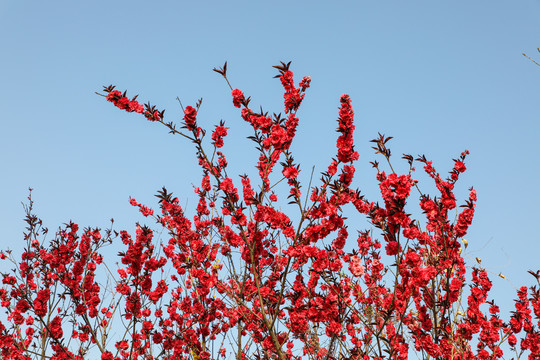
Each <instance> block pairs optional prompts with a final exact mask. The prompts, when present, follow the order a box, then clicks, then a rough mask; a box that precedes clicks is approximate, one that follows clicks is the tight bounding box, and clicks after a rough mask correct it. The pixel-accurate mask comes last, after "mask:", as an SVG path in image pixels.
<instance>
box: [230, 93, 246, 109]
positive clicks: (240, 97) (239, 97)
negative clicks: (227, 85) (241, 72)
mask: <svg viewBox="0 0 540 360" xmlns="http://www.w3.org/2000/svg"><path fill="white" fill-rule="evenodd" d="M232 96H233V105H234V106H236V107H237V108H239V107H240V106H241V105H242V102H243V101H244V93H243V92H242V91H241V90H240V89H234V90H233V91H232Z"/></svg>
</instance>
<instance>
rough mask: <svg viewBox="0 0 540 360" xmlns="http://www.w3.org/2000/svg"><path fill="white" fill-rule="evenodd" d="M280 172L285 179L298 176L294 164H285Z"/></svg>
mask: <svg viewBox="0 0 540 360" xmlns="http://www.w3.org/2000/svg"><path fill="white" fill-rule="evenodd" d="M282 173H283V176H285V177H286V178H287V179H296V177H297V176H298V169H297V168H296V167H294V166H286V167H285V168H284V169H283V172H282Z"/></svg>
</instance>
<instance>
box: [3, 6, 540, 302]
mask: <svg viewBox="0 0 540 360" xmlns="http://www.w3.org/2000/svg"><path fill="white" fill-rule="evenodd" d="M538 19H540V1H538V0H523V1H512V2H509V1H498V0H490V1H487V0H478V1H451V2H450V1H397V0H396V1H340V2H330V1H324V2H323V1H272V2H269V1H267V2H262V1H242V2H241V1H227V2H224V1H219V2H218V1H206V2H196V1H158V2H152V3H149V2H147V1H130V2H122V1H118V2H111V1H92V2H87V1H85V2H83V1H79V2H75V1H52V2H38V1H33V2H32V1H8V0H0V46H1V49H2V55H1V56H0V69H2V70H0V71H1V84H2V86H1V87H0V108H1V109H2V114H1V117H0V118H1V121H0V124H1V129H0V161H1V166H2V171H1V173H0V174H1V176H0V185H1V186H0V203H1V204H2V206H1V207H0V229H2V230H1V233H0V248H7V247H9V248H12V249H17V250H20V248H21V247H22V245H23V244H22V241H21V240H22V232H23V230H24V222H23V217H24V212H23V208H22V206H21V201H24V200H25V198H26V196H27V195H28V188H29V187H32V188H34V192H33V198H34V200H35V202H36V207H35V209H36V213H37V214H38V215H39V216H41V217H42V218H43V220H44V222H45V225H46V226H48V227H49V228H50V229H51V230H55V229H56V228H57V227H58V226H60V225H61V224H63V223H65V222H68V221H69V220H73V221H75V222H77V223H79V224H80V225H81V226H83V227H84V226H93V227H94V226H98V227H102V228H103V227H107V226H108V224H109V219H110V218H114V219H115V224H116V225H115V228H116V229H118V230H120V229H127V230H128V231H133V230H134V224H135V222H137V221H140V222H144V221H145V219H144V218H143V217H142V216H141V215H140V214H139V213H138V212H137V211H136V209H135V208H133V207H131V206H130V205H129V198H130V196H132V197H134V198H136V199H137V200H138V201H140V202H143V203H145V204H147V205H149V206H152V207H155V206H156V200H157V199H156V198H155V197H154V195H155V194H156V192H157V190H159V189H160V188H161V187H162V186H166V187H167V188H168V189H169V190H170V191H172V192H174V193H175V194H176V195H178V196H179V197H180V198H181V199H183V201H185V202H186V203H187V209H188V212H189V211H190V210H193V208H194V201H193V195H192V193H193V191H192V187H193V185H195V186H196V185H198V182H199V179H200V171H199V170H198V167H197V165H196V161H195V157H194V153H195V152H194V149H193V146H192V144H190V143H189V142H188V141H186V140H185V139H183V138H180V137H178V136H176V137H175V136H172V135H169V134H168V133H167V131H166V129H165V128H162V127H160V126H158V125H157V124H152V123H150V122H148V121H146V120H145V119H144V118H143V117H141V116H138V115H136V114H128V113H126V112H123V111H120V110H118V109H116V108H114V107H113V106H112V105H111V104H110V103H107V102H106V101H105V100H104V99H103V98H102V97H100V96H98V95H96V94H95V92H96V91H98V92H99V91H101V89H102V86H103V85H110V84H114V85H117V87H118V89H120V90H126V89H127V90H128V95H130V96H132V95H135V94H139V100H141V101H142V102H147V101H150V102H151V103H152V104H155V105H157V106H158V108H160V109H163V108H165V109H167V111H166V113H165V115H166V119H169V120H174V119H180V109H179V105H178V103H177V102H176V100H175V99H176V97H177V96H178V97H180V98H181V100H182V102H183V103H184V105H194V104H195V102H196V101H197V99H199V98H201V97H202V98H203V99H204V100H203V105H202V108H201V111H200V113H199V121H200V122H201V123H202V124H205V125H206V126H208V127H210V128H213V125H214V124H216V123H218V122H219V121H220V120H221V119H223V120H225V121H226V123H227V126H229V127H230V128H231V129H230V131H229V134H230V135H229V137H228V138H227V139H226V141H225V142H226V146H225V148H224V149H225V152H226V153H227V154H229V156H228V159H229V163H230V171H229V173H235V172H236V173H238V174H241V173H244V172H248V173H253V165H254V164H255V161H256V155H255V152H254V151H251V149H252V143H250V142H249V141H248V140H245V136H247V135H249V134H250V132H249V131H248V127H247V125H246V124H245V123H244V122H243V120H242V119H241V118H240V116H239V111H238V109H236V108H234V107H233V106H232V102H231V97H230V91H229V89H228V87H227V84H226V83H225V81H224V80H223V79H222V78H221V77H220V76H219V75H218V74H216V73H214V72H213V71H212V68H213V67H216V66H221V65H223V63H224V62H225V61H228V65H229V72H228V75H229V78H230V81H231V84H232V86H233V87H235V88H240V89H242V90H243V91H244V92H245V93H246V95H249V96H251V97H252V105H253V107H254V108H258V106H259V105H262V106H263V108H264V109H265V110H267V111H270V112H280V111H282V108H283V105H282V90H281V86H280V84H279V81H278V80H277V79H273V78H272V77H273V76H274V75H275V74H276V70H275V69H273V68H272V66H273V65H277V64H279V62H280V61H292V66H291V69H292V70H293V71H294V72H295V75H296V79H297V81H299V80H300V79H301V77H302V76H304V75H310V76H311V77H312V88H311V89H309V91H308V93H307V95H306V99H305V101H304V103H303V106H302V108H301V110H300V111H299V113H298V115H299V118H300V125H299V130H298V135H297V138H296V142H295V143H294V144H293V147H292V148H293V151H294V152H295V154H296V160H297V161H298V162H300V163H301V164H302V168H303V169H304V173H303V174H302V175H301V178H302V179H308V178H309V172H310V169H311V167H312V166H315V168H316V171H321V170H324V169H325V168H326V166H327V165H328V163H329V162H330V159H331V157H332V156H334V154H335V141H336V139H337V134H336V133H335V131H334V130H335V128H336V126H337V123H336V119H337V113H338V106H339V97H340V95H341V94H343V93H348V94H350V96H351V98H352V101H353V106H354V109H355V113H356V132H355V139H356V144H357V145H356V149H357V150H358V151H359V152H360V155H361V157H360V160H359V162H358V164H357V176H356V180H355V184H356V185H357V186H359V187H360V188H361V189H363V190H364V192H365V193H366V194H367V196H368V198H370V199H372V200H373V201H377V200H379V199H380V197H378V195H377V184H376V181H375V171H374V170H373V169H371V166H370V165H369V161H372V160H374V159H376V156H375V155H374V154H373V151H372V150H371V149H370V146H371V145H370V143H369V140H371V139H373V138H375V137H376V136H377V133H378V132H381V133H384V134H386V135H389V136H394V139H393V140H392V141H391V143H390V146H391V148H392V150H393V153H394V154H395V159H394V163H395V164H396V166H397V168H399V169H402V170H405V169H406V166H405V164H404V163H403V162H401V161H400V160H399V157H400V155H401V154H403V153H410V154H413V155H418V154H426V156H427V157H428V158H429V159H432V160H433V161H434V165H435V167H436V168H437V170H439V172H441V173H442V174H444V173H446V172H447V171H448V170H450V169H451V167H452V164H453V162H452V158H456V157H457V156H459V154H460V153H461V152H462V151H463V150H465V149H469V150H470V152H471V155H470V157H469V159H468V161H467V167H468V171H467V172H466V173H465V174H464V176H462V177H461V178H460V182H459V183H458V184H459V186H458V189H457V194H458V197H459V199H460V200H461V201H463V200H464V199H465V196H466V194H467V191H468V190H467V189H468V188H469V187H470V186H474V187H475V188H476V189H477V191H478V206H477V212H476V217H475V220H474V223H473V226H472V228H471V230H470V232H469V234H468V236H467V239H468V241H469V244H470V246H469V248H468V249H467V250H468V251H467V259H468V261H469V264H470V265H474V258H475V257H476V256H478V257H480V258H482V265H483V266H485V267H486V269H488V270H489V271H490V272H491V277H492V279H493V280H494V282H495V287H494V290H493V292H492V296H490V298H492V297H494V298H497V299H498V301H499V303H501V305H502V306H503V307H506V308H508V306H509V304H510V300H511V299H512V298H514V297H515V291H514V290H513V289H514V288H516V287H518V286H519V285H521V284H532V277H531V276H530V275H528V274H527V273H526V272H527V270H530V269H535V270H536V269H539V268H540V261H539V260H538V259H539V254H540V236H539V231H538V225H539V224H540V220H539V218H540V210H539V207H538V204H539V203H540V192H539V191H538V187H539V181H538V179H539V177H540V161H539V160H538V153H539V150H540V142H539V141H538V139H537V137H538V134H539V132H540V125H539V108H538V104H539V95H540V91H539V84H540V67H539V66H536V65H535V64H534V63H532V62H531V61H529V60H527V59H526V58H525V57H524V56H523V55H522V53H523V52H525V53H527V54H529V55H530V56H532V57H534V58H535V59H536V60H540V54H538V53H537V52H536V48H537V47H539V46H540V22H539V21H538ZM379 160H380V159H379ZM417 177H418V178H420V179H421V180H422V179H425V178H424V177H423V176H422V174H421V172H420V171H418V172H417ZM236 179H237V178H236ZM236 181H237V180H236ZM430 186H431V185H424V187H423V189H427V191H428V190H429V189H430ZM432 189H433V186H431V191H433V190H432ZM283 198H284V197H283ZM417 208H418V207H417V204H414V203H413V204H410V209H411V212H414V211H417V210H415V209H417ZM500 272H502V273H503V274H505V275H506V276H507V279H508V281H505V280H503V279H501V278H498V277H497V274H499V273H500Z"/></svg>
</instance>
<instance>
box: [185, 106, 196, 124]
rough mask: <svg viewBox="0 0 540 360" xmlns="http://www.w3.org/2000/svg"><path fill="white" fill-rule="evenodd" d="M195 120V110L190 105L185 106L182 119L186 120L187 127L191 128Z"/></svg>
mask: <svg viewBox="0 0 540 360" xmlns="http://www.w3.org/2000/svg"><path fill="white" fill-rule="evenodd" d="M196 120H197V110H195V108H193V107H192V106H186V109H185V110H184V121H185V122H186V125H187V126H188V127H189V128H193V127H194V126H195V121H196Z"/></svg>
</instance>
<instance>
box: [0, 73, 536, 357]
mask: <svg viewBox="0 0 540 360" xmlns="http://www.w3.org/2000/svg"><path fill="white" fill-rule="evenodd" d="M289 64H290V63H289ZM289 64H285V63H282V64H281V65H279V66H276V67H275V68H276V69H277V70H278V71H279V74H278V76H277V77H279V79H280V81H281V84H282V85H283V88H284V115H282V114H278V115H275V114H274V115H272V116H270V115H268V113H266V112H263V111H262V110H261V111H260V112H256V111H254V110H253V109H252V108H250V98H249V97H246V96H245V95H244V94H243V92H242V91H241V90H239V89H233V88H232V87H231V86H230V84H229V80H228V78H227V66H226V64H225V66H224V67H223V68H219V69H214V70H215V71H216V72H218V73H219V74H221V75H222V76H223V77H224V78H225V80H226V81H227V84H229V87H230V88H231V90H232V101H233V105H234V106H235V107H237V108H239V109H240V114H241V117H242V118H243V119H244V120H245V121H246V122H247V123H248V125H249V126H250V127H251V128H252V129H253V135H252V136H251V137H250V139H251V140H253V142H254V143H255V148H256V151H257V153H258V162H257V164H256V169H257V170H258V176H257V177H252V178H250V177H249V176H247V175H240V176H238V177H234V176H229V174H228V172H227V166H228V163H227V159H226V157H225V154H223V153H222V152H221V148H222V147H223V144H224V141H225V140H226V137H227V130H228V128H227V127H226V126H225V123H224V122H220V123H219V124H218V125H217V126H215V128H214V129H213V130H212V132H211V135H210V139H211V140H208V141H207V140H206V139H207V137H206V135H207V131H208V130H207V129H203V128H202V127H201V126H199V123H198V120H197V113H198V110H199V107H200V105H201V102H200V101H199V102H198V103H197V104H195V105H194V106H186V107H185V108H183V111H184V117H183V121H182V122H181V123H180V124H175V123H173V122H167V121H165V118H164V111H161V110H158V109H157V108H156V107H155V106H152V105H150V104H147V105H144V106H143V105H142V104H140V103H139V102H138V101H137V100H136V98H137V97H134V98H129V97H128V96H127V94H126V92H124V93H122V92H120V91H118V90H116V89H115V87H114V86H109V87H105V88H104V92H105V94H104V95H103V96H105V97H106V100H108V101H109V102H111V103H112V104H114V105H115V106H117V107H119V108H120V109H123V110H126V111H128V112H135V113H140V114H142V115H143V116H144V117H145V118H147V119H148V120H150V121H151V122H154V123H159V124H161V125H164V126H165V127H166V128H168V130H169V131H170V132H172V133H173V134H178V135H181V136H183V137H185V138H187V139H189V140H190V141H192V142H193V144H194V146H195V149H196V156H197V159H198V163H199V165H200V168H201V171H202V180H201V182H200V186H199V187H197V188H196V189H195V192H196V195H197V197H198V199H199V200H198V205H197V208H196V212H195V214H193V215H192V216H189V217H188V215H187V214H185V213H184V209H182V207H181V206H180V205H179V199H178V198H177V197H175V196H173V194H171V193H170V192H169V191H167V190H166V189H162V190H161V191H159V193H158V198H159V208H160V210H159V212H158V213H154V211H153V210H152V209H150V208H148V207H147V206H145V205H143V204H140V203H139V202H137V201H136V200H135V199H131V200H130V201H131V204H132V205H133V206H135V207H137V208H138V209H139V210H140V212H141V213H142V214H143V215H144V216H145V217H149V218H153V219H155V221H156V223H157V226H158V227H159V228H162V229H165V230H166V232H167V233H168V236H167V240H166V241H164V242H160V241H158V240H156V239H155V237H154V234H155V231H154V230H152V229H150V228H149V227H147V226H142V225H137V228H136V231H135V234H132V235H130V234H129V233H128V232H126V231H121V232H120V233H119V234H117V233H115V232H114V231H112V230H105V231H103V230H100V229H91V228H87V229H83V230H81V229H79V226H78V225H76V224H74V223H69V224H67V225H66V226H65V227H64V228H62V229H61V230H60V231H58V233H57V234H56V236H55V237H54V239H53V240H52V241H50V242H48V243H45V242H44V241H43V240H42V239H43V236H44V233H45V232H46V229H44V228H43V227H42V223H41V221H40V220H39V218H38V217H36V216H35V215H33V212H32V205H33V203H32V199H31V197H29V203H28V205H27V206H26V208H25V210H26V215H27V216H26V222H27V225H28V226H27V231H26V233H25V234H24V240H25V248H24V252H23V253H22V256H16V255H15V254H14V253H12V252H10V251H4V252H2V253H1V255H0V257H1V258H2V259H4V260H6V261H12V262H13V264H14V265H15V268H14V269H13V270H12V271H11V272H9V273H7V274H3V280H2V283H3V285H2V288H1V289H0V300H1V307H2V309H4V311H5V313H6V316H5V317H4V318H3V319H1V322H0V347H1V356H2V358H3V359H55V360H56V359H77V360H80V359H88V358H101V359H103V360H111V359H197V360H199V359H200V360H202V359H219V358H236V359H280V360H284V359H407V358H408V356H411V355H412V354H416V355H417V356H418V357H420V358H422V359H432V358H433V359H500V358H503V349H504V351H505V352H506V353H511V354H512V355H510V356H513V357H515V358H523V357H526V356H528V358H529V359H540V332H539V331H538V326H539V323H538V320H539V319H540V297H539V291H538V290H537V289H536V288H534V287H533V288H530V289H529V288H527V287H525V286H524V287H521V288H520V289H519V291H518V293H517V300H516V301H515V311H514V312H513V313H512V314H511V316H510V317H509V321H503V320H502V319H501V317H500V315H499V308H498V307H497V305H496V304H495V302H493V301H487V300H488V292H489V290H490V288H491V286H492V283H491V281H490V280H489V278H488V276H487V273H486V271H485V270H483V269H481V268H477V267H475V268H473V269H472V272H471V273H469V274H467V267H466V265H465V262H464V259H463V257H462V250H463V249H464V248H466V247H467V242H466V240H464V239H463V236H465V234H466V232H467V229H468V227H469V225H470V224H471V222H472V219H473V215H474V210H475V203H476V200H477V199H476V191H475V190H473V189H472V188H471V189H470V193H469V196H468V199H467V200H465V201H464V203H463V204H462V205H461V208H460V209H459V207H458V204H457V201H456V199H455V196H454V193H453V190H454V187H455V185H456V183H457V181H458V180H459V177H460V175H461V174H462V173H463V172H465V171H466V167H465V159H466V156H467V155H468V151H465V152H463V153H462V154H461V155H460V156H459V157H458V158H457V159H455V160H454V166H453V168H452V169H451V170H450V172H449V175H448V177H447V178H445V177H443V176H442V175H441V174H440V173H439V172H437V171H436V170H435V168H434V166H433V164H432V162H431V161H429V160H428V159H427V158H426V157H424V156H420V157H418V158H416V159H414V158H413V156H411V155H404V156H403V159H404V160H405V161H406V162H407V163H408V165H409V171H408V172H407V173H405V174H398V173H396V172H395V171H394V170H393V167H392V163H391V161H390V159H391V152H390V149H389V148H388V147H387V143H388V141H389V140H390V137H385V136H383V135H379V136H378V138H376V139H374V140H373V144H374V146H373V148H374V150H375V152H376V153H377V154H379V155H380V156H381V157H382V159H384V160H385V162H386V163H387V165H386V166H381V165H380V164H379V163H378V162H376V161H374V162H372V165H373V168H374V169H375V170H374V173H375V177H376V181H377V182H378V184H379V188H380V193H381V196H382V201H380V202H373V201H369V200H368V199H366V198H365V197H364V196H363V195H362V194H361V192H360V190H359V189H356V188H353V187H352V182H353V178H354V174H355V168H354V162H355V161H356V160H357V159H358V157H359V156H358V153H357V152H356V151H355V149H354V141H353V133H354V128H355V127H354V123H353V117H354V112H353V108H352V105H351V99H350V98H349V96H348V95H342V96H341V98H340V109H339V119H338V128H337V130H338V133H339V136H338V138H337V143H336V145H337V146H336V147H337V150H336V153H335V155H334V158H333V159H332V160H330V161H329V164H328V167H327V170H326V171H325V172H323V173H322V174H321V177H320V179H319V180H317V181H314V180H313V179H312V182H310V184H309V186H308V188H307V189H306V190H305V194H303V193H302V189H303V188H302V186H301V181H300V180H299V177H298V175H299V171H300V167H299V164H297V163H296V162H295V160H294V158H293V154H292V152H291V143H292V141H293V139H294V137H295V134H296V128H297V125H298V121H299V120H298V117H297V111H298V109H299V107H300V105H301V103H302V100H303V99H304V95H305V92H306V90H307V89H308V88H309V87H310V81H311V79H310V78H309V77H304V78H303V79H302V80H301V81H300V83H299V84H298V85H296V84H295V82H294V81H293V73H292V71H291V70H289ZM414 164H420V166H421V167H423V169H424V171H425V172H426V173H427V174H428V175H429V177H430V178H431V179H432V181H433V182H434V183H435V185H436V188H437V193H436V194H434V195H428V194H426V193H423V192H422V190H421V187H420V185H419V183H418V181H417V180H415V179H414V178H413V174H414V166H413V165H414ZM385 169H386V170H385ZM281 181H286V183H287V188H288V190H287V193H285V194H278V193H276V192H277V189H278V188H279V187H276V185H277V183H279V182H281ZM413 191H414V192H418V194H419V199H420V201H419V205H420V209H421V210H422V211H423V214H424V215H425V218H423V219H422V220H416V219H413V218H412V217H411V215H410V214H408V213H407V211H406V210H405V207H406V205H407V200H408V199H410V198H411V192H413ZM278 195H279V196H280V197H282V198H285V197H286V198H287V199H288V200H289V204H290V206H289V207H287V209H288V210H291V209H292V211H291V212H290V213H289V214H286V213H285V212H283V211H282V210H281V208H280V207H278ZM458 209H459V211H458ZM346 211H347V213H349V215H351V216H359V215H360V216H363V217H365V218H366V219H367V221H369V223H370V224H371V225H370V226H371V228H370V229H367V230H362V229H360V230H359V231H358V232H357V233H353V232H352V231H351V230H350V227H351V226H353V225H354V223H352V222H350V221H349V220H348V219H347V217H346ZM355 214H356V215H355ZM454 214H455V215H454ZM292 219H294V221H293V220H292ZM357 230H358V229H355V231H357ZM115 237H119V239H120V241H121V242H122V244H123V246H124V251H122V252H120V253H119V254H118V256H119V259H120V261H121V265H120V266H119V268H118V269H111V268H110V267H109V266H107V263H109V264H110V263H111V260H110V259H104V256H103V255H102V250H103V248H104V247H106V246H108V245H109V244H110V243H111V242H112V241H113V239H114V238H115ZM531 274H532V275H534V277H535V278H536V280H537V281H538V280H539V278H540V272H538V273H532V272H531ZM518 338H521V341H519V344H518ZM96 354H99V355H96ZM507 357H508V355H507Z"/></svg>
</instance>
